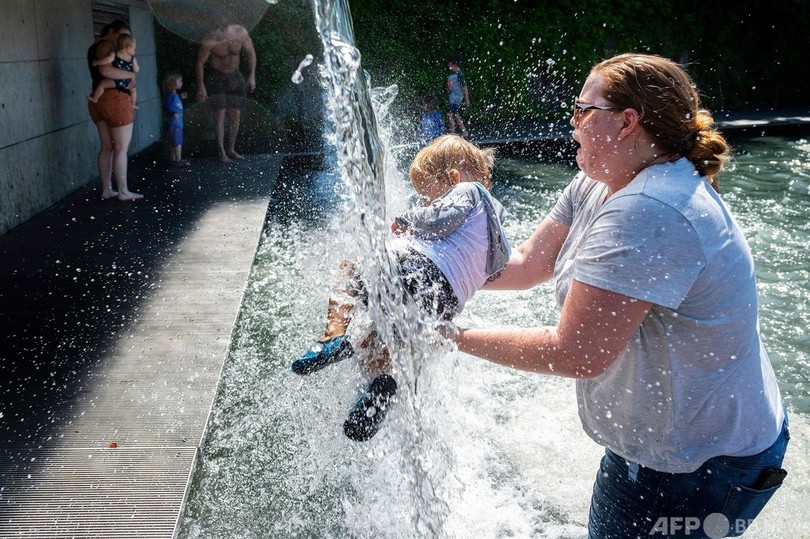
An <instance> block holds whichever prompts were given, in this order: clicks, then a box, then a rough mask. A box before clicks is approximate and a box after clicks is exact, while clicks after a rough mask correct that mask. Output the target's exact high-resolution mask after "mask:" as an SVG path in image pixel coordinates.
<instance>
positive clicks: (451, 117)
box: [447, 55, 470, 139]
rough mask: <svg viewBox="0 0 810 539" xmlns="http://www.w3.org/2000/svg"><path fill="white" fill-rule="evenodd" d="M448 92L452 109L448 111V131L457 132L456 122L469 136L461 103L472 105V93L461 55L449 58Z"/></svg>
mask: <svg viewBox="0 0 810 539" xmlns="http://www.w3.org/2000/svg"><path fill="white" fill-rule="evenodd" d="M447 68H448V69H449V70H450V74H449V75H448V76H447V94H448V99H449V101H450V111H449V112H448V113H447V132H448V133H455V132H456V124H458V128H459V129H460V130H461V136H462V137H464V138H465V139H466V138H468V136H469V135H468V133H467V128H466V127H465V126H464V121H463V120H462V119H461V114H460V111H461V105H462V104H463V105H464V106H465V107H469V106H470V94H469V93H468V91H467V79H466V77H465V76H464V73H462V71H461V55H455V56H451V57H450V58H448V59H447Z"/></svg>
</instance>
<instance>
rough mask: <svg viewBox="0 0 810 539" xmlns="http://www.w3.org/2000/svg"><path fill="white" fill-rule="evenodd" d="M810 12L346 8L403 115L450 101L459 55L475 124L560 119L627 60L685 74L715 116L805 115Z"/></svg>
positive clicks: (799, 7) (667, 5)
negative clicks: (657, 63) (604, 71)
mask: <svg viewBox="0 0 810 539" xmlns="http://www.w3.org/2000/svg"><path fill="white" fill-rule="evenodd" d="M808 6H810V3H807V2H803V1H802V0H785V1H783V2H778V3H776V2H772V3H766V2H762V1H760V0H738V1H734V2H703V3H701V2H687V1H674V2H673V1H672V0H613V1H605V2H592V1H588V0H554V1H550V0H549V1H529V0H515V1H503V0H502V1H497V0H489V1H479V2H472V1H466V2H465V1H449V0H436V1H432V2H409V3H398V2H397V3H380V2H379V1H376V0H353V1H352V2H351V9H352V16H353V19H354V28H355V34H356V36H357V42H358V47H359V48H360V50H361V52H362V53H363V65H364V67H365V68H366V69H367V70H368V71H370V72H371V74H372V76H373V82H374V85H376V86H387V85H389V84H397V85H399V88H400V97H399V98H398V100H397V104H396V105H395V106H398V107H400V110H399V111H398V112H399V113H400V114H407V113H410V114H411V115H412V116H415V115H417V114H418V110H419V102H420V97H421V95H423V94H424V93H434V94H436V95H437V96H439V97H440V98H442V99H441V100H440V102H442V103H443V102H444V101H445V100H444V99H443V98H444V95H445V92H444V80H445V77H446V75H447V68H446V62H445V60H446V58H447V56H448V55H450V54H453V53H456V52H461V53H462V54H463V56H464V64H463V66H462V69H463V70H464V72H465V74H466V75H467V79H468V82H469V89H470V98H471V101H472V106H471V107H470V110H469V111H467V115H468V116H470V118H471V119H472V120H473V121H474V122H489V121H510V120H518V119H548V118H564V117H566V115H567V110H568V106H569V105H570V103H571V100H572V98H573V96H574V95H575V94H576V93H578V91H579V87H580V85H581V83H582V81H583V80H584V78H585V76H586V75H587V71H588V69H589V68H590V66H591V65H593V64H594V63H595V62H597V61H599V60H601V59H603V58H606V57H608V56H611V55H613V54H616V53H618V52H628V51H640V52H650V53H655V54H660V55H662V56H666V57H669V58H673V59H675V60H677V61H679V62H682V63H685V64H687V65H688V66H689V70H690V72H691V73H692V75H693V77H694V78H695V80H696V83H697V85H698V88H699V89H700V90H701V91H702V92H703V94H704V100H705V103H704V104H705V105H706V106H708V107H710V108H712V109H715V110H719V109H726V110H728V109H751V108H767V107H789V106H799V105H804V104H806V103H807V98H806V97H805V95H806V93H805V92H804V91H803V90H804V88H807V87H808V83H810V80H808V79H809V78H810V77H809V76H808V73H809V72H810V70H807V69H806V67H805V66H804V63H803V60H802V59H806V58H807V57H808V54H807V53H808V52H810V37H808V36H810V33H809V32H807V31H806V28H807V25H808V23H809V22H810V18H809V17H808V15H810V7H808ZM784 66H790V68H789V69H785V68H784Z"/></svg>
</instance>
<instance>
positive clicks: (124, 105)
mask: <svg viewBox="0 0 810 539" xmlns="http://www.w3.org/2000/svg"><path fill="white" fill-rule="evenodd" d="M87 109H88V110H89V111H90V118H92V119H93V123H99V122H107V125H108V126H109V127H123V126H125V125H129V124H131V123H135V109H134V107H133V106H132V96H131V95H129V92H122V91H120V90H114V89H107V90H104V93H103V94H101V97H100V98H99V100H98V103H93V102H92V101H88V102H87Z"/></svg>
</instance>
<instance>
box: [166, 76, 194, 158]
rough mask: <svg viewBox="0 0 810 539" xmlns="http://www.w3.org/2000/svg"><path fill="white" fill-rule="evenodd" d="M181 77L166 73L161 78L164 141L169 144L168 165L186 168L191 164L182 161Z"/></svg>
mask: <svg viewBox="0 0 810 539" xmlns="http://www.w3.org/2000/svg"><path fill="white" fill-rule="evenodd" d="M182 88H183V75H181V74H180V73H177V72H172V73H167V74H166V76H165V77H163V107H164V110H165V114H166V139H167V140H168V142H169V164H170V165H171V166H173V167H187V166H189V165H190V164H191V163H189V162H188V161H186V160H185V159H183V95H181V94H179V93H178V92H180V90H181V89H182Z"/></svg>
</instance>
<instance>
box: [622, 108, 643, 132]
mask: <svg viewBox="0 0 810 539" xmlns="http://www.w3.org/2000/svg"><path fill="white" fill-rule="evenodd" d="M621 118H622V128H621V130H620V131H619V135H618V138H619V139H623V138H625V137H627V136H630V135H632V134H633V133H635V132H636V129H638V128H639V127H640V123H639V122H640V120H641V116H640V115H639V113H638V111H637V110H636V109H624V110H623V111H622V116H621Z"/></svg>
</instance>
